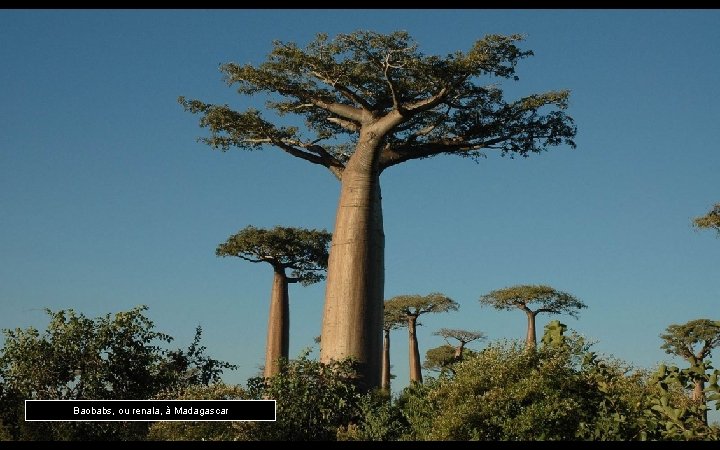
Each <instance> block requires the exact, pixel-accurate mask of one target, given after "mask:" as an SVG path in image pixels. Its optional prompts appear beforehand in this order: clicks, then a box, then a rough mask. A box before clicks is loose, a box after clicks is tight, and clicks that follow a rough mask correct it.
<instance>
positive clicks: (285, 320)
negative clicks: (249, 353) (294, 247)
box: [264, 268, 290, 378]
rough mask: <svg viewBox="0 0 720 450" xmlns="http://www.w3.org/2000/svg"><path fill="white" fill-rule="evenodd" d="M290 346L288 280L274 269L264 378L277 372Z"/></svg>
mask: <svg viewBox="0 0 720 450" xmlns="http://www.w3.org/2000/svg"><path fill="white" fill-rule="evenodd" d="M289 344H290V302H289V298H288V280H287V276H285V270H284V269H279V268H276V269H275V276H274V277H273V286H272V293H271V294H270V315H269V317H268V331H267V345H266V347H265V372H264V375H265V377H266V378H267V377H272V376H273V375H276V374H277V373H278V372H279V367H278V360H279V359H280V358H285V359H287V357H288V352H289V346H290V345H289Z"/></svg>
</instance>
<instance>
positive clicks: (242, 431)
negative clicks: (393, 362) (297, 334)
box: [236, 353, 363, 441]
mask: <svg viewBox="0 0 720 450" xmlns="http://www.w3.org/2000/svg"><path fill="white" fill-rule="evenodd" d="M282 365H283V367H281V370H280V373H279V374H278V375H275V376H273V377H271V378H268V379H266V378H262V377H258V378H252V379H250V380H248V388H247V392H248V398H253V399H263V398H267V399H274V400H276V401H277V410H276V411H277V421H275V422H244V423H238V424H237V430H238V434H237V436H236V439H239V440H274V441H288V440H292V441H317V440H320V441H322V440H335V439H336V437H337V430H338V428H339V427H341V426H347V425H348V424H350V423H351V422H353V421H355V420H357V418H358V417H359V414H360V403H361V399H362V397H363V396H362V394H361V393H360V391H359V390H358V388H357V386H356V382H357V373H356V369H355V363H354V362H353V361H352V360H350V359H347V360H344V361H336V362H333V363H331V364H323V363H320V362H317V361H313V360H310V359H308V356H307V353H306V354H303V355H301V356H300V358H298V359H296V360H290V361H284V362H283V363H282Z"/></svg>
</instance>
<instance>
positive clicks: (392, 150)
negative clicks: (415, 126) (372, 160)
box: [380, 136, 509, 170]
mask: <svg viewBox="0 0 720 450" xmlns="http://www.w3.org/2000/svg"><path fill="white" fill-rule="evenodd" d="M508 138H509V136H502V137H497V138H494V139H490V140H487V141H483V142H478V143H474V144H472V143H468V142H467V141H466V140H464V139H462V138H453V139H443V140H438V141H433V142H428V143H422V144H408V145H400V146H395V147H391V146H388V147H386V148H385V149H383V153H382V155H381V156H380V168H381V169H380V170H385V169H387V168H388V167H391V166H394V165H396V164H400V163H403V162H405V161H409V160H411V159H421V158H429V157H431V156H435V155H440V154H443V153H455V154H462V153H468V152H472V151H476V150H482V149H489V148H492V146H493V145H496V144H498V143H500V142H503V141H505V140H507V139H508Z"/></svg>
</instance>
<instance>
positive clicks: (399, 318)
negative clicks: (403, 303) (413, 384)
mask: <svg viewBox="0 0 720 450" xmlns="http://www.w3.org/2000/svg"><path fill="white" fill-rule="evenodd" d="M405 320H406V319H405V317H404V316H403V315H402V314H401V313H400V311H397V310H395V309H393V308H392V307H390V308H385V310H384V312H383V356H382V375H381V377H380V389H382V390H384V391H387V392H390V331H391V330H394V329H396V328H400V327H401V326H402V325H403V324H404V323H405Z"/></svg>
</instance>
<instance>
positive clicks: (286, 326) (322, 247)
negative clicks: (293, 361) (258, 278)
mask: <svg viewBox="0 0 720 450" xmlns="http://www.w3.org/2000/svg"><path fill="white" fill-rule="evenodd" d="M331 238H332V235H331V234H330V233H328V232H327V231H325V230H307V229H303V228H287V227H280V226H277V227H275V228H272V229H269V230H266V229H262V228H255V227H253V226H252V225H249V226H247V227H245V228H243V229H242V230H240V231H239V232H237V233H235V234H233V235H232V236H230V237H229V238H228V240H227V241H226V242H224V243H222V244H220V245H219V246H218V247H217V250H216V251H215V253H216V254H217V255H218V256H237V257H239V258H241V259H244V260H246V261H250V262H254V263H260V262H264V263H268V264H270V265H271V266H272V268H273V272H274V276H273V285H272V292H271V294H270V314H269V317H268V333H267V345H266V347H265V370H264V376H265V377H271V376H273V375H276V374H277V373H278V370H279V365H278V361H279V359H280V358H285V359H287V357H288V351H289V347H290V302H289V296H288V284H289V283H300V284H302V285H303V286H307V285H309V284H313V283H317V282H318V281H321V280H322V279H323V278H324V271H325V270H326V268H327V261H328V245H329V243H330V239H331ZM287 269H290V270H292V272H291V273H290V276H288V275H287V273H286V270H287Z"/></svg>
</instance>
